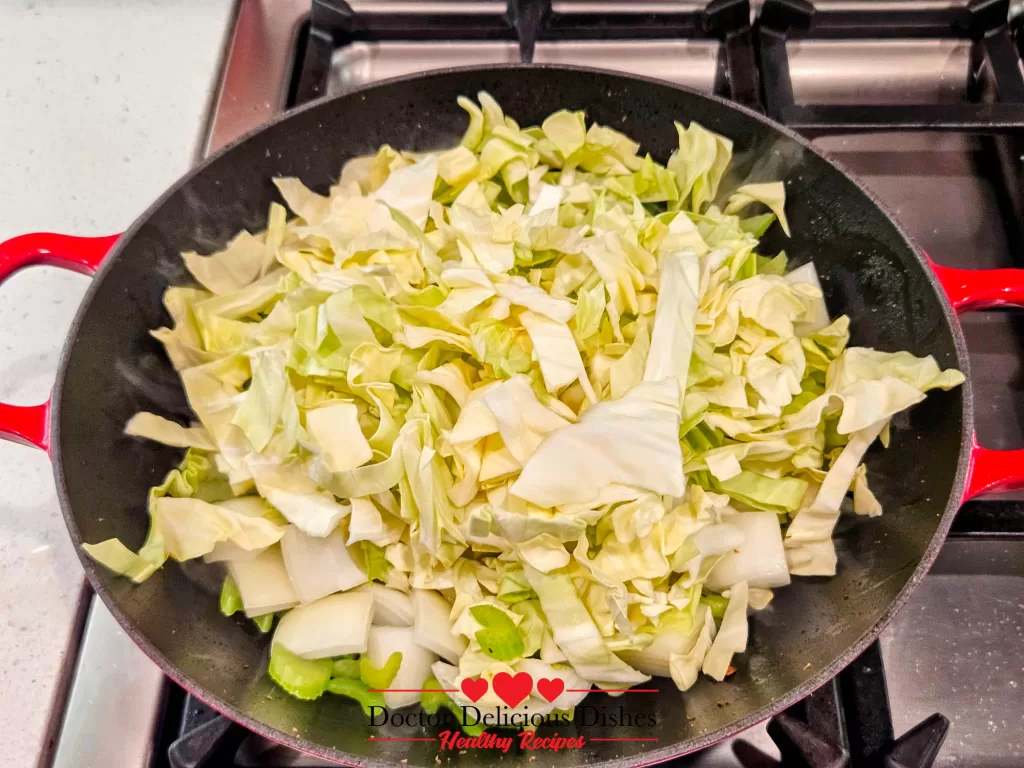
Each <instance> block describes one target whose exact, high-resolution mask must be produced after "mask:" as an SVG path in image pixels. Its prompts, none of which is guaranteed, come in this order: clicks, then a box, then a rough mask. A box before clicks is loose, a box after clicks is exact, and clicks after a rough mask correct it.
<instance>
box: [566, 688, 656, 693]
mask: <svg viewBox="0 0 1024 768" xmlns="http://www.w3.org/2000/svg"><path fill="white" fill-rule="evenodd" d="M565 692H566V693H658V692H659V691H658V689H657V688H566V689H565Z"/></svg>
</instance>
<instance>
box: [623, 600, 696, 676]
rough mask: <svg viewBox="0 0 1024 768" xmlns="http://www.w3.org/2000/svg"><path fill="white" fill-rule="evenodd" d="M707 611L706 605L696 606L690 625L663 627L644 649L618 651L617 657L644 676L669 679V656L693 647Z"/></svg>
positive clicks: (680, 624) (675, 624) (679, 624)
mask: <svg viewBox="0 0 1024 768" xmlns="http://www.w3.org/2000/svg"><path fill="white" fill-rule="evenodd" d="M707 611H708V607H707V606H706V605H704V604H701V605H698V606H697V612H696V614H695V616H694V621H693V624H692V625H684V624H682V623H681V622H679V623H671V624H668V625H667V626H663V627H662V628H661V629H659V630H658V633H657V634H656V635H655V636H654V640H652V641H651V644H650V645H648V646H647V647H646V648H641V649H640V650H639V651H619V654H618V655H619V657H620V658H621V659H622V660H623V661H624V662H626V663H627V664H629V666H631V667H634V668H635V669H639V670H640V671H641V672H643V673H644V674H645V675H657V676H658V677H671V674H672V673H671V672H670V670H669V656H671V655H672V654H674V653H686V652H688V651H689V650H690V649H691V648H692V647H693V644H694V643H695V642H697V638H698V637H699V636H700V631H701V629H702V628H703V627H704V621H705V617H704V614H705V613H706V612H707Z"/></svg>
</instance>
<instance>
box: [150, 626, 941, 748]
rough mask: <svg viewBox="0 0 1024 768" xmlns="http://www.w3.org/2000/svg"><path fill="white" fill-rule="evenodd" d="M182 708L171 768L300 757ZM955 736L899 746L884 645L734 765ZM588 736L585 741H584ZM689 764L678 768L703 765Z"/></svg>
mask: <svg viewBox="0 0 1024 768" xmlns="http://www.w3.org/2000/svg"><path fill="white" fill-rule="evenodd" d="M176 693H178V694H179V696H180V697H183V699H184V701H183V702H182V706H183V709H182V717H181V727H180V729H179V732H178V737H177V739H176V740H175V741H173V742H172V743H171V745H170V747H169V749H168V751H167V754H168V761H169V766H170V768H212V767H213V766H237V767H238V768H248V767H249V766H254V767H257V766H258V767H259V768H285V766H290V765H293V764H295V763H293V762H292V761H293V760H294V759H295V756H296V755H295V753H294V752H292V751H290V750H288V749H286V748H284V747H280V746H276V745H272V744H271V743H270V742H268V741H267V740H266V739H264V738H262V737H260V736H257V735H255V734H252V733H250V732H249V731H247V730H246V729H245V728H243V727H242V726H240V725H238V724H236V723H233V722H231V721H230V720H228V719H227V718H226V717H224V716H223V715H218V714H217V713H216V712H214V711H213V710H211V709H210V708H208V707H207V706H205V705H204V704H202V703H201V702H199V701H198V700H197V699H195V698H193V697H192V696H191V695H187V694H184V693H183V692H182V691H176ZM948 729H949V720H947V719H946V718H945V717H944V716H943V715H940V714H934V715H932V716H931V717H929V718H927V719H926V720H925V721H923V722H922V723H920V724H919V725H917V726H916V727H914V728H912V729H910V730H909V731H907V732H906V733H905V734H904V735H903V736H901V737H900V738H899V739H894V738H893V726H892V719H891V716H890V713H889V701H888V695H887V693H886V686H885V671H884V668H883V665H882V656H881V653H880V651H879V648H878V644H877V643H875V644H874V645H872V646H870V647H869V648H868V649H867V650H866V651H865V652H864V653H863V654H862V655H861V656H860V657H859V658H858V659H857V660H856V661H855V662H853V664H851V665H850V666H849V667H847V668H846V669H845V670H844V671H843V672H842V673H840V675H839V676H838V677H837V678H836V679H834V680H832V681H830V682H829V683H828V684H827V685H825V686H823V687H822V688H821V689H819V690H817V691H815V692H814V693H813V694H811V695H810V696H808V697H807V698H806V699H804V700H803V701H801V702H799V703H797V704H795V705H793V706H792V707H790V708H789V709H788V710H786V711H785V712H783V713H782V714H780V715H778V716H777V717H775V718H773V719H772V720H771V722H769V724H768V727H767V731H768V735H769V736H770V737H771V739H772V741H773V742H774V743H775V745H776V747H777V748H778V750H779V754H780V755H781V758H782V759H781V762H780V761H779V760H777V759H775V758H774V757H772V756H769V755H767V754H765V753H764V752H763V751H762V750H760V749H758V748H757V747H756V746H754V745H752V744H751V743H750V742H748V741H745V740H744V739H743V737H742V734H741V735H740V737H738V738H736V739H734V740H733V741H732V743H731V749H732V753H733V754H732V757H733V760H734V761H735V762H736V763H738V764H739V765H740V766H742V767H743V768H778V767H781V768H930V766H931V765H932V764H933V762H934V761H935V758H936V756H937V755H938V752H939V748H940V747H941V746H942V741H943V739H945V737H946V731H947V730H948ZM584 735H585V734H584ZM697 759H699V756H698V757H696V758H695V757H693V756H687V757H682V758H679V759H677V760H674V761H670V762H669V763H665V765H667V766H672V768H687V766H693V765H695V761H696V760H697Z"/></svg>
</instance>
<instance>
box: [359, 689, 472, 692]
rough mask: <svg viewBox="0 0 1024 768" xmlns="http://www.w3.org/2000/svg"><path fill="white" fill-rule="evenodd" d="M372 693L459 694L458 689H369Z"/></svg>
mask: <svg viewBox="0 0 1024 768" xmlns="http://www.w3.org/2000/svg"><path fill="white" fill-rule="evenodd" d="M367 690H368V691H369V692H370V693H458V692H459V691H458V689H457V688H368V689H367Z"/></svg>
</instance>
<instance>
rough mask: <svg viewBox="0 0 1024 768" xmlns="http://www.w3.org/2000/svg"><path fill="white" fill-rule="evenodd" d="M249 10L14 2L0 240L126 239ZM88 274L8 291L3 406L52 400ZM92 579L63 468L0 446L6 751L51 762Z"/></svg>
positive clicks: (2, 100)
mask: <svg viewBox="0 0 1024 768" xmlns="http://www.w3.org/2000/svg"><path fill="white" fill-rule="evenodd" d="M233 8H234V0H162V1H161V0H123V2H116V1H115V0H63V2H61V1H57V2H46V1H45V0H36V1H35V2H32V1H30V0H6V1H5V2H3V3H0V240H3V239H6V238H8V237H11V236H13V235H17V234H21V233H24V232H33V231H47V230H48V231H56V232H69V233H75V234H108V233H113V232H118V231H121V230H122V229H124V228H125V227H126V226H128V224H130V223H131V221H132V220H133V219H134V218H135V217H136V216H137V215H138V214H139V213H140V212H141V211H142V210H143V209H144V208H145V207H146V206H147V205H148V204H149V202H150V201H151V200H153V199H154V198H155V197H157V196H158V195H159V194H160V193H161V192H162V191H163V190H164V188H165V187H167V186H169V185H170V184H172V183H173V182H174V180H175V179H176V178H177V177H178V176H180V175H181V174H182V173H184V172H185V171H186V170H187V169H188V168H189V166H190V165H192V163H193V162H194V159H195V157H196V152H197V147H198V146H199V143H200V141H201V138H202V135H203V132H204V129H205V123H206V115H207V109H208V106H209V102H210V99H211V95H212V89H213V88H214V87H215V84H216V81H217V75H218V69H219V63H220V57H221V53H222V47H223V44H224V41H225V36H226V33H227V31H228V28H229V25H230V22H231V19H232V16H233ZM87 284H88V279H87V278H85V277H82V276H80V275H77V274H70V273H63V272H59V271H57V270H53V269H49V268H40V269H32V270H26V271H24V272H22V273H20V274H18V275H15V276H14V277H13V278H12V279H11V280H10V281H8V282H7V283H6V284H5V285H4V286H3V288H2V289H0V399H2V400H3V401H6V402H12V403H17V404H32V403H37V402H40V401H41V400H42V399H43V398H44V397H45V396H46V394H47V393H48V392H49V389H50V387H51V386H52V384H53V379H54V375H55V372H56V368H57V361H58V358H59V356H60V350H61V347H62V345H63V342H64V336H65V334H66V333H67V329H68V327H69V326H70V324H71V320H72V318H73V317H74V314H75V310H76V308H77V306H78V302H79V300H80V299H81V297H82V295H83V294H84V292H85V289H86V286H87ZM82 583H83V577H82V570H81V567H80V565H79V563H78V560H77V558H76V556H75V553H74V552H73V551H72V549H71V546H70V544H69V543H68V541H67V538H66V534H65V529H64V523H63V521H62V519H61V516H60V510H59V507H58V503H57V498H56V491H55V489H54V483H53V478H52V474H51V470H50V463H49V461H48V460H47V458H46V456H44V455H43V454H42V453H41V452H39V451H34V450H31V449H29V448H25V447H22V446H19V445H14V444H10V443H4V442H0V606H2V610H0V754H2V755H3V756H4V763H5V764H6V765H18V766H28V765H32V764H34V763H35V762H36V761H37V760H38V756H39V754H40V751H41V746H42V741H43V739H44V738H45V737H46V734H47V732H48V727H49V724H50V716H51V711H52V709H53V705H54V698H55V695H56V693H57V690H58V684H59V681H60V679H61V675H62V667H63V661H64V658H65V655H66V651H67V649H68V644H69V641H70V639H71V632H72V629H73V626H72V625H73V623H74V620H75V617H76V614H77V612H78V603H79V599H80V596H81V588H82Z"/></svg>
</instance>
